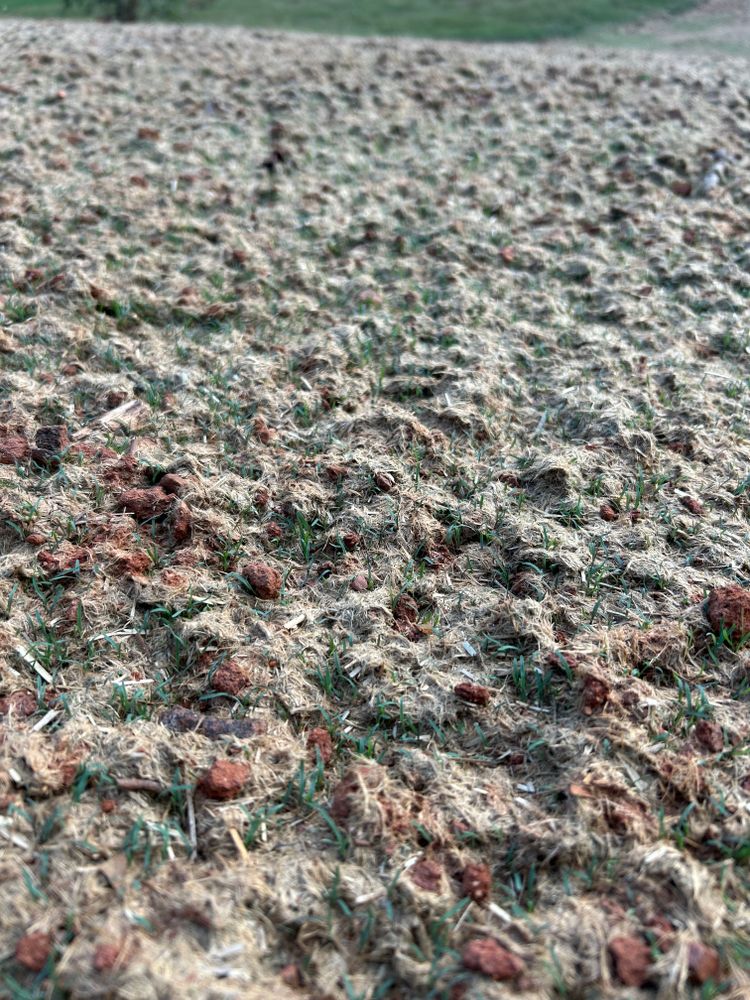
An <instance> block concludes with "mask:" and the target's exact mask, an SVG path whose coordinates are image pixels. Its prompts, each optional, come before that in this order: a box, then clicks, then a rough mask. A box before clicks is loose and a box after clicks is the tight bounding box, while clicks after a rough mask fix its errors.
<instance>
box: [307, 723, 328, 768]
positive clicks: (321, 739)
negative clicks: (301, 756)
mask: <svg viewBox="0 0 750 1000" xmlns="http://www.w3.org/2000/svg"><path fill="white" fill-rule="evenodd" d="M307 751H308V753H309V755H310V758H311V759H312V760H313V761H317V759H318V754H320V759H321V760H322V761H323V764H330V762H331V760H332V759H333V740H332V739H331V734H330V733H329V732H328V730H327V729H323V727H322V726H318V727H316V728H315V729H311V730H310V732H309V733H308V734H307Z"/></svg>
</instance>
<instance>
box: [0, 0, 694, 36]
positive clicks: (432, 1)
mask: <svg viewBox="0 0 750 1000" xmlns="http://www.w3.org/2000/svg"><path fill="white" fill-rule="evenodd" d="M694 3H695V0H216V2H214V3H210V4H208V5H206V6H203V7H201V8H198V9H192V10H190V11H188V13H187V15H186V16H185V18H184V20H186V21H204V22H210V23H213V24H242V25H246V26H248V27H257V28H280V29H286V30H296V31H320V32H326V33H334V34H357V35H359V34H361V35H369V34H382V35H416V36H421V37H428V38H463V39H471V40H476V41H479V40H482V41H493V40H496V41H501V40H508V41H522V40H540V39H544V38H556V37H565V36H571V35H576V34H578V33H580V32H582V31H584V30H586V29H591V28H593V27H596V26H598V25H604V24H614V23H621V22H623V21H629V20H633V19H635V18H638V17H640V16H643V15H646V14H652V13H655V12H660V11H666V12H672V13H675V12H678V11H681V10H685V9H687V8H689V7H691V6H694ZM0 13H2V14H6V15H18V16H25V17H49V16H60V15H61V14H62V0H0ZM79 16H80V14H79ZM0 30H2V29H1V28H0Z"/></svg>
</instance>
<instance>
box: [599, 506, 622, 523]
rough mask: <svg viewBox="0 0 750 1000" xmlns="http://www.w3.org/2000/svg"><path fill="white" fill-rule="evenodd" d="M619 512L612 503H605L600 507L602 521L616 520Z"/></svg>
mask: <svg viewBox="0 0 750 1000" xmlns="http://www.w3.org/2000/svg"><path fill="white" fill-rule="evenodd" d="M618 516H619V515H618V513H617V511H616V510H615V508H614V507H613V506H612V504H611V503H606V502H605V503H603V504H602V505H601V507H600V508H599V517H600V518H601V519H602V521H616V520H617V518H618Z"/></svg>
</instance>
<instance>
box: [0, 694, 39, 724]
mask: <svg viewBox="0 0 750 1000" xmlns="http://www.w3.org/2000/svg"><path fill="white" fill-rule="evenodd" d="M36 705H37V703H36V696H35V695H34V694H33V693H32V692H31V691H11V693H10V694H8V695H5V697H3V698H0V715H10V714H11V713H12V714H13V715H16V716H18V718H21V719H27V718H28V717H29V716H30V715H33V714H34V712H36Z"/></svg>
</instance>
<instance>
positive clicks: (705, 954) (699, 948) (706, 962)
mask: <svg viewBox="0 0 750 1000" xmlns="http://www.w3.org/2000/svg"><path fill="white" fill-rule="evenodd" d="M687 961H688V975H689V977H690V981H691V982H693V983H699V984H701V985H702V984H703V983H707V982H708V980H709V979H713V980H714V982H716V981H717V980H718V978H719V975H720V972H721V962H720V961H719V953H718V952H717V951H716V950H715V949H714V948H709V947H708V946H707V945H705V944H703V943H702V942H701V941H691V942H690V944H689V945H688V956H687Z"/></svg>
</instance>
